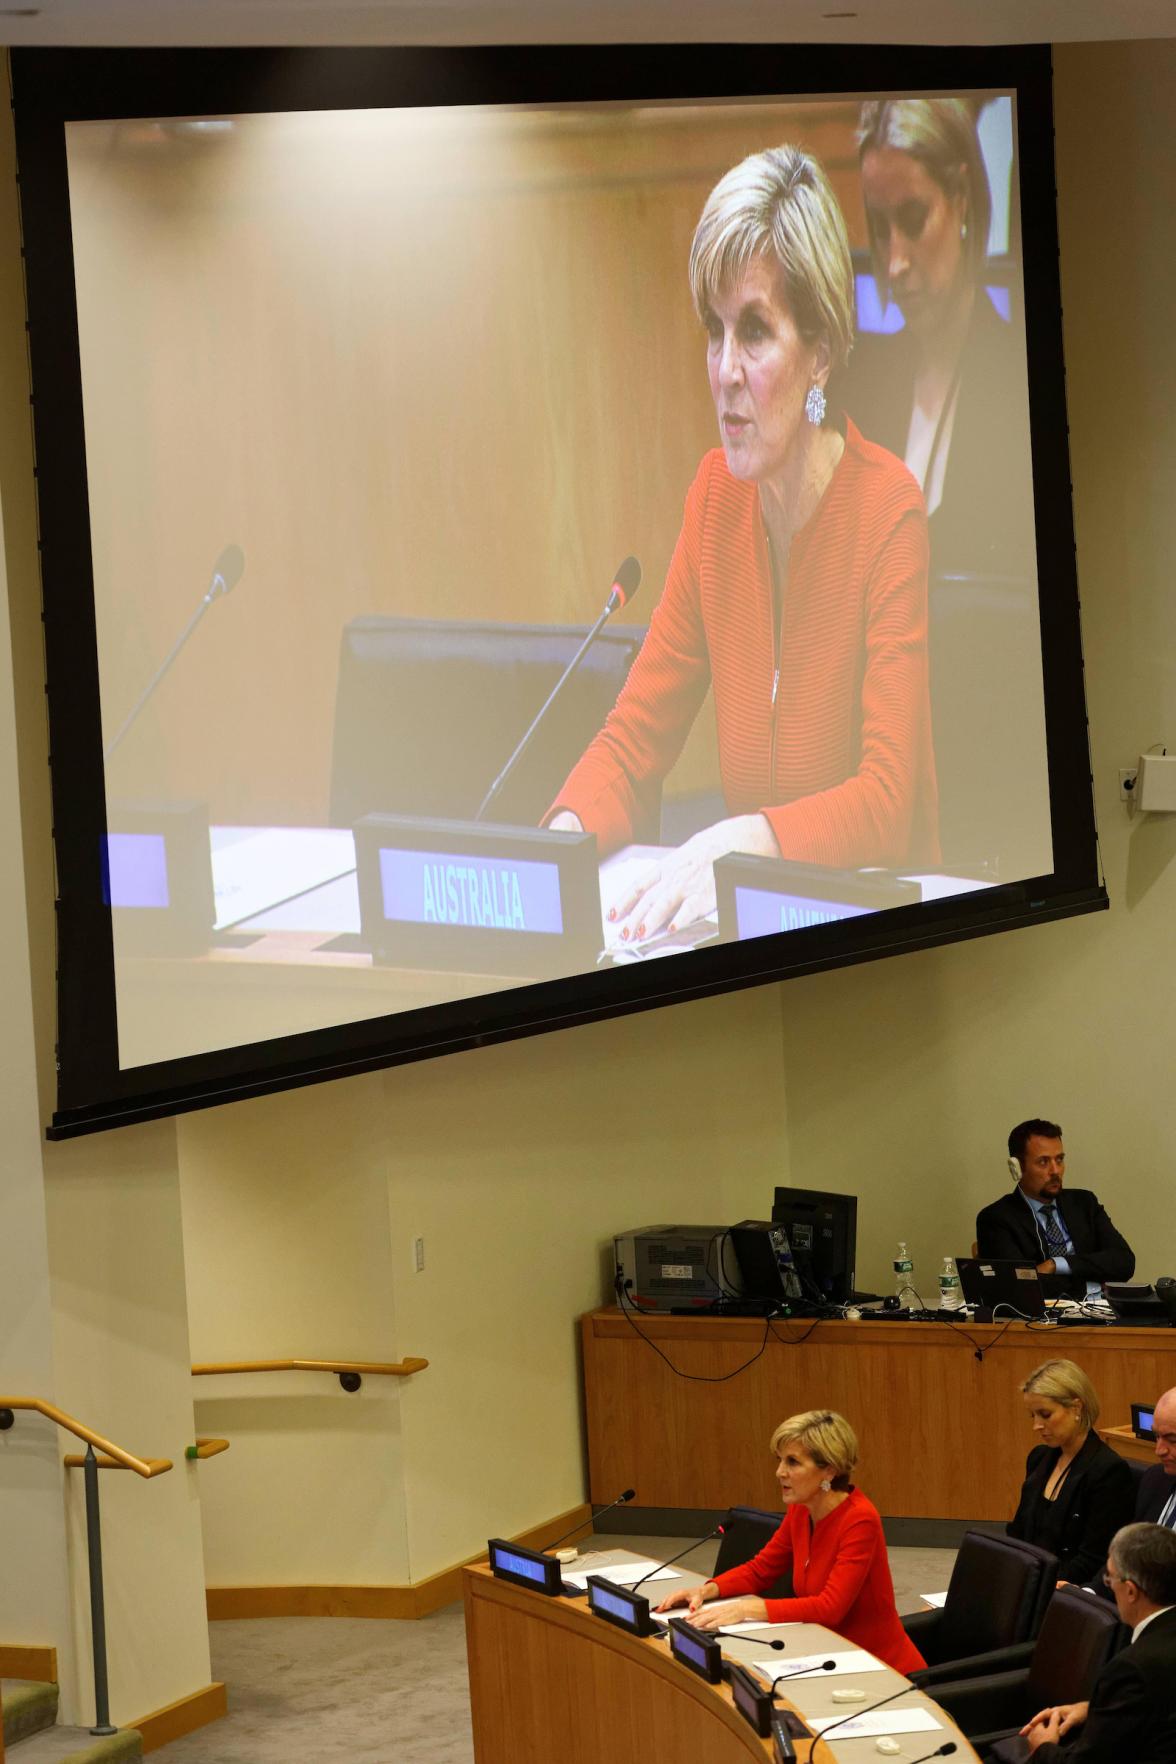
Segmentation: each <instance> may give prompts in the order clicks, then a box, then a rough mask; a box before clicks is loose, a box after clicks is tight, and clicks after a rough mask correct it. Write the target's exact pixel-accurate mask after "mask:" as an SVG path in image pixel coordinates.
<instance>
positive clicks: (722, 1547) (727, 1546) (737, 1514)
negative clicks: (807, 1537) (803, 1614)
mask: <svg viewBox="0 0 1176 1764" xmlns="http://www.w3.org/2000/svg"><path fill="white" fill-rule="evenodd" d="M782 1521H783V1514H782V1513H768V1512H765V1510H764V1509H763V1508H762V1507H731V1508H730V1509H729V1510H728V1512H727V1514H726V1517H725V1518H724V1520H723V1535H722V1537H721V1538H720V1539H719V1550H718V1554H717V1555H716V1557H715V1566H714V1572H715V1573H716V1574H725V1573H726V1572H727V1570H728V1568H740V1567H742V1565H743V1563H744V1562H750V1561H751V1558H752V1557H753V1556H754V1555H757V1554H758V1553H759V1551H760V1550H762V1549H763V1547H764V1545H765V1544H766V1543H768V1542H769V1541H770V1540H771V1539H772V1538H773V1537H774V1536H775V1535H776V1533H777V1531H779V1529H780V1525H781V1523H782ZM792 1591H793V1588H792V1576H791V1574H788V1573H785V1574H782V1575H781V1576H780V1578H779V1579H778V1580H776V1581H774V1582H773V1583H772V1585H771V1586H770V1587H768V1589H767V1591H766V1592H765V1593H764V1594H763V1595H762V1596H763V1597H764V1598H766V1599H790V1598H791V1597H792Z"/></svg>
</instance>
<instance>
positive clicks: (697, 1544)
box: [629, 1525, 727, 1593]
mask: <svg viewBox="0 0 1176 1764" xmlns="http://www.w3.org/2000/svg"><path fill="white" fill-rule="evenodd" d="M726 1529H727V1527H726V1526H725V1525H716V1526H715V1528H714V1530H713V1531H708V1532H707V1534H706V1536H705V1537H696V1538H695V1540H694V1542H693V1543H689V1544H687V1545H686V1548H685V1549H684V1550H679V1551H678V1554H677V1555H676V1556H671V1557H670V1558H669V1560H668V1561H666V1562H655V1563H654V1565H653V1567H652V1568H651V1569H650V1570H649V1573H648V1574H643V1575H642V1576H641V1579H640V1580H639V1581H637V1582H636V1583H635V1585H633V1586H631V1587H630V1588H629V1591H630V1592H631V1593H635V1592H636V1591H637V1588H638V1587H639V1586H644V1585H645V1582H646V1581H647V1580H648V1579H649V1578H650V1576H651V1575H654V1574H659V1573H660V1572H661V1570H662V1569H663V1568H672V1567H673V1566H674V1563H675V1562H680V1561H681V1560H682V1557H683V1556H688V1555H689V1554H690V1552H691V1550H700V1549H701V1548H702V1546H703V1544H704V1543H709V1542H710V1540H711V1538H712V1537H722V1535H723V1533H724V1532H725V1531H726Z"/></svg>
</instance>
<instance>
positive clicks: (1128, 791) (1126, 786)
mask: <svg viewBox="0 0 1176 1764" xmlns="http://www.w3.org/2000/svg"><path fill="white" fill-rule="evenodd" d="M1136 771H1137V767H1135V766H1120V767H1119V801H1120V802H1130V801H1131V799H1132V797H1133V796H1134V795H1135V774H1136Z"/></svg>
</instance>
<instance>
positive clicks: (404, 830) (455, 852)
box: [355, 815, 603, 979]
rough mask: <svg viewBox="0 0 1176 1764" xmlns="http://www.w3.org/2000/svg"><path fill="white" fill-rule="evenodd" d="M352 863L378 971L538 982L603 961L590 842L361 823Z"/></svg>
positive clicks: (484, 829)
mask: <svg viewBox="0 0 1176 1764" xmlns="http://www.w3.org/2000/svg"><path fill="white" fill-rule="evenodd" d="M355 861H356V870H357V875H358V882H359V906H360V919H361V922H362V925H363V930H364V936H365V938H366V940H367V942H368V944H369V946H370V948H371V950H372V953H373V955H374V956H375V958H376V959H377V961H382V962H387V963H389V964H392V965H395V966H398V967H413V968H422V969H428V968H438V969H444V968H459V969H464V970H466V971H468V972H471V973H490V974H494V973H502V974H522V975H526V976H529V977H532V978H535V979H542V978H545V977H546V976H548V975H554V974H557V973H558V974H567V973H574V972H576V971H577V970H579V969H581V968H585V967H592V966H593V965H594V963H595V961H596V957H597V955H598V954H599V952H600V948H601V945H602V942H603V936H602V932H601V923H600V879H599V873H598V869H597V858H596V840H595V838H594V836H593V835H592V834H589V833H550V832H546V831H544V830H542V829H540V828H536V827H501V826H494V825H488V824H484V823H481V822H475V821H442V820H419V819H415V818H410V817H408V816H404V815H365V816H364V818H363V819H362V820H361V821H358V822H357V823H356V827H355Z"/></svg>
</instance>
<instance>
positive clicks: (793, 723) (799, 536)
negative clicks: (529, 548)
mask: <svg viewBox="0 0 1176 1764" xmlns="http://www.w3.org/2000/svg"><path fill="white" fill-rule="evenodd" d="M690 288H691V293H692V296H693V299H694V305H695V308H696V310H697V312H698V316H699V318H700V320H701V321H702V324H703V326H704V328H705V332H706V365H707V375H708V379H709V382H710V391H711V396H712V399H713V401H714V406H715V415H716V418H717V421H718V428H719V439H720V442H721V447H720V448H716V449H715V450H714V451H713V452H710V453H708V454H706V455H705V457H704V458H703V461H702V464H701V466H700V468H699V471H698V474H697V476H696V478H695V480H694V483H693V484H692V486H691V488H690V491H689V493H688V495H687V498H686V510H685V518H684V521H683V525H682V530H681V533H680V535H679V538H678V543H677V546H676V548H675V551H674V556H673V560H672V562H671V564H670V570H669V574H668V576H667V578H666V584H665V588H664V589H663V592H662V595H661V598H660V600H659V602H658V605H657V607H656V609H655V611H654V613H653V617H652V619H651V621H650V628H649V635H648V637H647V638H646V641H645V643H644V645H643V647H642V650H641V653H640V655H639V656H638V658H637V660H636V662H635V663H634V665H633V668H632V671H631V672H630V674H629V677H628V680H627V682H626V684H625V686H624V688H623V689H622V691H621V694H620V697H619V698H618V700H617V704H616V707H615V709H614V710H613V712H612V713H611V715H610V716H609V718H608V720H607V722H606V723H605V725H604V728H603V729H602V730H601V732H600V734H599V735H598V736H597V737H596V739H595V740H594V741H593V742H592V744H591V746H590V747H589V748H588V750H587V752H586V753H585V754H584V756H583V758H582V759H581V760H580V761H579V763H578V764H577V765H576V766H575V767H574V769H573V771H572V773H571V775H570V776H569V778H568V779H567V781H566V783H565V784H564V786H563V788H562V790H561V791H560V792H559V794H558V797H557V799H556V802H555V804H554V805H553V808H552V810H551V811H550V813H549V816H548V825H550V826H551V827H554V828H556V829H569V830H573V831H576V830H579V829H581V828H584V829H587V830H588V831H590V832H593V833H595V834H596V836H597V840H598V842H599V847H600V853H601V856H602V857H603V856H606V855H607V854H608V853H609V852H611V851H614V850H616V849H617V848H618V847H620V846H623V845H626V844H628V843H630V842H631V841H632V839H633V836H634V829H635V827H636V826H637V825H639V824H640V822H641V821H642V820H643V819H644V818H645V815H644V811H645V809H646V808H647V806H648V805H649V804H650V803H651V802H652V801H655V800H656V795H657V792H658V790H659V789H660V786H661V782H662V779H663V778H664V777H665V775H666V773H667V772H668V771H669V770H670V768H671V766H672V765H673V764H674V761H675V760H676V759H677V757H678V754H679V753H680V752H681V749H682V746H683V743H684V742H685V739H686V736H687V734H688V732H689V729H690V726H691V724H692V723H693V721H694V719H695V717H696V716H697V714H698V712H699V710H700V708H701V706H702V703H703V700H704V699H705V697H706V694H707V690H708V688H712V687H713V691H714V701H715V715H716V719H717V723H718V745H719V763H720V770H721V774H722V783H723V792H724V796H725V798H726V806H727V814H726V815H725V816H724V817H723V818H722V819H721V820H719V821H717V822H716V823H715V824H714V825H713V826H710V827H707V828H705V829H703V831H701V832H699V833H696V834H695V835H694V836H693V838H691V839H689V840H687V841H686V843H685V844H684V845H683V846H681V847H680V848H679V849H678V850H677V851H675V852H673V853H671V854H669V855H667V856H666V857H665V858H664V859H663V860H662V861H661V862H659V863H657V864H655V865H653V866H652V867H651V868H650V869H649V870H648V871H647V872H646V873H645V874H644V875H643V876H642V877H641V878H640V879H639V880H638V882H637V883H636V884H634V885H632V886H631V887H629V888H627V890H626V891H625V892H623V893H622V894H621V895H620V897H619V898H617V899H615V900H614V901H613V902H612V903H611V905H610V917H611V918H612V919H613V920H614V922H615V923H617V925H618V928H619V931H620V936H621V939H622V941H624V940H626V939H629V938H632V939H634V940H641V939H643V938H647V937H650V936H652V935H653V934H654V933H656V932H658V931H660V930H663V929H666V928H671V929H673V928H680V927H682V926H684V925H687V924H689V923H691V922H692V921H694V920H697V919H699V918H702V917H704V916H706V915H708V914H709V913H711V912H713V910H714V905H715V883H714V872H713V865H714V862H715V860H716V859H717V858H719V857H721V856H723V855H724V854H726V853H728V852H736V851H737V852H751V853H757V854H760V855H762V856H766V857H784V858H791V859H795V860H798V861H801V862H805V863H815V864H826V865H834V866H838V867H843V868H857V867H860V866H864V865H875V864H879V865H889V866H900V865H906V864H910V865H919V864H922V865H925V866H927V867H933V866H934V863H935V861H936V858H937V855H938V842H937V833H936V824H937V814H936V796H935V772H934V764H933V760H932V754H931V736H930V715H929V704H928V684H927V532H926V519H925V515H924V510H923V501H922V497H921V495H920V493H919V488H918V485H917V484H916V483H915V482H914V480H913V479H912V477H911V475H910V473H909V472H907V471H906V470H905V468H904V467H903V466H902V464H901V463H900V461H898V460H897V459H895V458H894V457H893V455H891V454H890V453H887V452H884V451H883V450H882V449H881V448H879V447H876V446H873V445H871V444H870V443H869V442H867V441H866V440H864V439H863V437H862V435H861V434H860V433H859V432H858V429H857V428H856V426H855V425H854V423H853V422H852V421H843V420H842V418H841V415H840V413H839V412H838V411H835V410H834V409H833V408H832V407H831V405H830V403H829V399H828V395H827V391H826V388H827V386H828V384H829V380H830V376H831V375H832V374H833V373H834V372H835V371H836V370H837V369H839V368H841V367H843V366H844V364H845V362H846V361H847V359H848V356H849V351H850V346H851V343H852V339H853V293H854V284H853V270H852V265H851V262H850V255H849V244H848V239H847V236H846V231H845V222H844V219H843V217H842V214H841V210H840V208H839V207H838V205H837V201H836V199H835V197H834V195H833V192H832V190H831V189H830V187H829V183H828V181H827V179H826V177H825V174H824V172H823V171H822V170H821V168H820V166H819V165H818V164H817V162H816V160H814V159H813V158H811V157H810V155H808V154H806V153H803V152H802V151H801V150H800V149H799V148H797V147H791V146H784V147H775V148H772V149H770V150H768V151H766V152H763V153H757V154H753V155H752V157H751V158H749V159H746V160H744V161H743V162H742V164H740V165H737V166H736V167H735V168H734V169H733V170H732V171H730V172H728V173H727V175H726V176H725V177H724V178H723V179H722V180H721V181H720V182H719V183H718V184H717V185H716V187H715V189H714V190H713V191H712V192H711V194H710V196H709V197H708V198H707V201H706V204H705V206H704V208H703V211H702V215H701V218H700V220H699V222H698V226H697V228H696V230H695V234H694V240H693V244H692V246H691V251H690Z"/></svg>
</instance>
